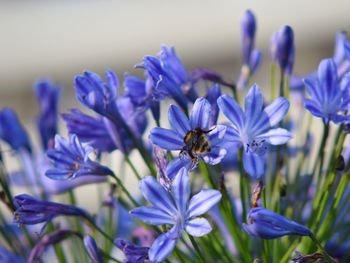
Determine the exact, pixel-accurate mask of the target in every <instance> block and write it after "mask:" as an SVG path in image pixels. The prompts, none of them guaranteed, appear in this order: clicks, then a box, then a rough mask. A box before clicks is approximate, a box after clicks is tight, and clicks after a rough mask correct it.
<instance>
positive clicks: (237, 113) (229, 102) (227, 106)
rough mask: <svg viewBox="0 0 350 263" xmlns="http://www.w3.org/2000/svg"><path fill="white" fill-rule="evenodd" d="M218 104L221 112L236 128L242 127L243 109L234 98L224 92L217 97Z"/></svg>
mask: <svg viewBox="0 0 350 263" xmlns="http://www.w3.org/2000/svg"><path fill="white" fill-rule="evenodd" d="M218 105H219V108H220V110H221V111H222V113H223V114H224V115H225V116H226V117H227V118H228V119H229V120H230V121H231V122H232V124H233V125H234V126H236V128H237V129H239V130H241V129H242V128H243V123H244V120H243V116H244V113H243V110H242V108H241V106H239V105H238V103H237V102H236V100H235V99H233V98H231V97H230V96H229V95H227V94H225V95H222V96H221V97H220V98H218Z"/></svg>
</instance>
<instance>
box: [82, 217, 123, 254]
mask: <svg viewBox="0 0 350 263" xmlns="http://www.w3.org/2000/svg"><path fill="white" fill-rule="evenodd" d="M84 218H85V220H86V221H87V222H89V224H90V225H91V226H92V227H93V228H95V229H96V230H97V231H98V232H99V233H100V234H101V235H102V236H104V238H106V239H107V240H109V241H110V242H111V243H112V244H113V245H114V246H115V247H118V246H117V245H116V244H114V240H113V238H111V237H110V236H109V235H107V234H106V233H105V232H104V231H103V230H102V229H101V228H99V227H98V226H97V225H96V224H95V222H94V221H93V220H92V218H90V217H88V216H84ZM118 248H119V247H118Z"/></svg>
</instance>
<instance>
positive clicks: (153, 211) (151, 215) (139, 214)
mask: <svg viewBox="0 0 350 263" xmlns="http://www.w3.org/2000/svg"><path fill="white" fill-rule="evenodd" d="M130 214H131V215H132V216H133V217H135V218H136V219H137V220H140V221H142V222H144V223H147V224H151V225H164V224H169V225H173V224H175V222H176V221H175V220H174V218H173V217H172V216H171V215H169V214H168V213H166V212H165V211H163V210H160V209H158V208H156V207H146V206H141V207H136V208H134V209H133V210H131V211H130Z"/></svg>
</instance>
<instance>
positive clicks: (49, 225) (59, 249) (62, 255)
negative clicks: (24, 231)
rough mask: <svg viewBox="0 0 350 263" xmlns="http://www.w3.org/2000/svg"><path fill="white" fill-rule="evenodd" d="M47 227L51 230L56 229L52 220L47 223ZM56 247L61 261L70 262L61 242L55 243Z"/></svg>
mask: <svg viewBox="0 0 350 263" xmlns="http://www.w3.org/2000/svg"><path fill="white" fill-rule="evenodd" d="M47 229H48V230H49V232H53V231H54V227H53V224H52V222H49V223H48V224H47ZM54 248H55V252H56V256H57V259H58V261H59V262H61V263H65V262H68V261H67V259H66V256H65V255H64V252H63V249H62V247H61V245H60V244H54Z"/></svg>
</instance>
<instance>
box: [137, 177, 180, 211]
mask: <svg viewBox="0 0 350 263" xmlns="http://www.w3.org/2000/svg"><path fill="white" fill-rule="evenodd" d="M139 188H140V190H141V192H142V194H143V195H144V196H145V198H146V199H147V201H149V202H150V203H152V204H153V205H154V206H155V207H156V208H159V209H161V210H163V211H164V212H166V213H168V214H169V215H171V214H173V213H175V212H176V208H175V206H174V203H173V201H172V200H171V198H170V196H169V194H168V192H167V191H166V190H165V189H164V187H163V186H162V185H161V184H160V183H159V182H157V181H156V179H154V178H153V177H152V176H146V177H144V178H143V179H142V180H141V181H140V182H139Z"/></svg>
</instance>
